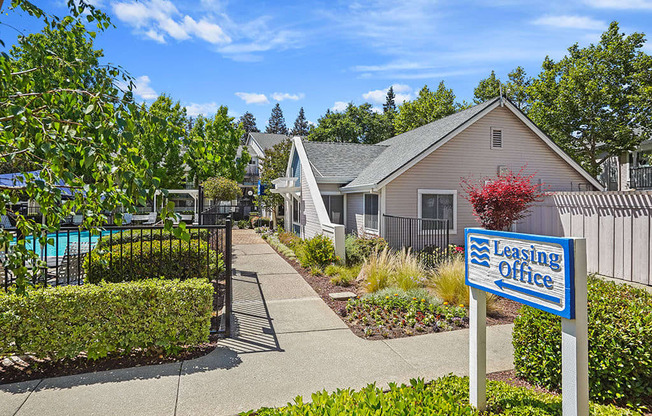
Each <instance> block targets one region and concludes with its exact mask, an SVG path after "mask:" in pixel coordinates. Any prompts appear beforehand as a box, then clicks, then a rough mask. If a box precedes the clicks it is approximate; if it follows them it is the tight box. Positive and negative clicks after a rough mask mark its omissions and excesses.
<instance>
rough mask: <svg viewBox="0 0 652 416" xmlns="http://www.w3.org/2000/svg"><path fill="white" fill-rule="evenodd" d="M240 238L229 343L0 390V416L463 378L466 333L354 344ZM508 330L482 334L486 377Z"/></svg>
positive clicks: (231, 404)
mask: <svg viewBox="0 0 652 416" xmlns="http://www.w3.org/2000/svg"><path fill="white" fill-rule="evenodd" d="M240 237H242V238H237V237H235V236H234V255H235V258H234V268H235V270H236V276H235V277H234V299H235V302H234V306H233V309H234V328H235V330H236V333H235V336H234V337H233V338H230V339H226V340H223V341H220V343H219V345H218V348H217V349H216V350H215V351H213V352H212V353H210V354H208V355H206V356H204V357H201V358H198V359H195V360H190V361H184V362H182V363H175V364H165V365H160V366H148V367H140V368H131V369H123V370H115V371H106V372H100V373H92V374H84V375H76V376H67V377H58V378H53V379H46V380H40V381H32V382H25V383H16V384H11V385H3V386H0V415H5V414H6V415H12V414H18V415H36V414H48V415H81V414H83V415H104V414H113V415H122V414H124V415H148V414H151V415H204V414H205V415H232V414H234V413H237V412H240V411H245V410H250V409H255V408H258V407H261V406H278V405H283V404H285V403H287V402H289V401H292V400H293V399H294V397H296V396H297V395H302V396H304V397H307V398H309V397H310V394H311V393H313V392H315V391H317V390H322V389H326V390H329V391H331V390H335V389H337V388H343V387H352V388H360V387H362V386H364V385H366V384H368V383H373V382H376V383H377V384H379V385H386V384H387V383H389V382H392V381H395V382H407V381H408V380H409V379H410V378H415V377H423V378H426V379H432V378H436V377H439V376H441V375H445V374H448V373H455V374H459V375H465V374H467V372H468V331H467V330H459V331H453V332H447V333H439V334H429V335H421V336H416V337H411V338H401V339H394V340H382V341H366V340H364V339H361V338H358V337H357V336H355V335H354V334H353V333H352V332H351V331H350V330H349V329H348V327H347V326H346V324H345V323H344V322H342V320H341V319H340V318H339V317H338V316H337V315H336V314H335V313H334V312H333V311H332V310H331V309H330V308H329V307H328V306H327V305H326V304H325V303H324V302H323V301H322V300H321V299H320V298H319V296H317V294H316V293H315V292H314V291H313V290H312V288H311V287H310V286H309V285H308V284H307V283H306V282H305V281H304V280H303V278H302V277H301V276H300V275H299V274H297V273H296V272H295V270H294V269H293V268H292V267H291V266H290V265H289V264H287V263H286V262H285V261H284V260H283V259H282V258H281V257H280V256H279V255H277V254H276V253H275V252H274V251H273V250H272V249H271V247H269V246H268V245H267V244H264V242H263V241H262V240H260V239H258V238H257V237H255V236H253V235H251V232H249V233H248V234H246V235H242V236H240ZM239 242H240V243H245V244H238V243H239ZM511 330H512V326H511V325H505V326H494V327H490V328H488V330H487V344H488V346H487V349H488V351H487V358H488V363H487V366H488V371H490V372H492V371H500V370H506V369H510V368H512V354H513V349H512V345H511Z"/></svg>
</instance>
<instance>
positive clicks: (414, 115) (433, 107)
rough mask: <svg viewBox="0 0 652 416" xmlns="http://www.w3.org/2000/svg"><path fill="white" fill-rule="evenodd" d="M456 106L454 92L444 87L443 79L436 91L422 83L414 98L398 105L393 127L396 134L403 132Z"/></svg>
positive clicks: (452, 109) (454, 108) (451, 111)
mask: <svg viewBox="0 0 652 416" xmlns="http://www.w3.org/2000/svg"><path fill="white" fill-rule="evenodd" d="M457 107H458V106H457V105H456V104H455V94H453V90H452V89H449V88H446V85H445V84H444V81H442V82H440V83H439V86H438V87H437V90H436V91H430V89H428V86H427V85H424V86H423V88H422V89H421V91H419V95H418V96H417V98H416V99H414V100H413V101H406V102H404V103H403V104H401V105H399V107H398V115H397V116H396V118H395V119H394V129H395V131H396V134H401V133H405V132H406V131H410V130H413V129H416V128H417V127H420V126H423V125H426V124H428V123H432V122H433V121H435V120H438V119H440V118H442V117H446V116H448V115H451V114H453V113H455V111H456V110H457Z"/></svg>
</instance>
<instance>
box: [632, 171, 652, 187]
mask: <svg viewBox="0 0 652 416" xmlns="http://www.w3.org/2000/svg"><path fill="white" fill-rule="evenodd" d="M629 186H630V187H632V188H634V189H652V166H639V167H636V168H631V169H629Z"/></svg>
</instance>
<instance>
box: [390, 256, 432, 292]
mask: <svg viewBox="0 0 652 416" xmlns="http://www.w3.org/2000/svg"><path fill="white" fill-rule="evenodd" d="M426 276H428V272H427V270H426V269H425V267H424V266H423V264H422V263H421V262H420V261H419V259H418V258H417V256H415V255H414V254H413V253H412V250H410V249H407V250H406V249H403V250H401V251H399V252H398V253H396V254H395V255H394V273H392V286H394V287H397V288H399V289H402V290H411V289H417V288H420V287H423V286H425V283H426V281H427V278H426Z"/></svg>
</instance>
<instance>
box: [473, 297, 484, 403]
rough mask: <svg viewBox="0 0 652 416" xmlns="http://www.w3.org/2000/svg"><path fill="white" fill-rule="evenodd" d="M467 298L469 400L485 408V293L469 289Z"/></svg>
mask: <svg viewBox="0 0 652 416" xmlns="http://www.w3.org/2000/svg"><path fill="white" fill-rule="evenodd" d="M470 289H471V290H470V296H469V329H470V332H469V400H470V402H471V405H473V406H475V408H476V409H478V410H480V411H483V410H485V407H486V406H487V293H486V292H485V291H484V290H481V289H478V288H475V287H471V288H470Z"/></svg>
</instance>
